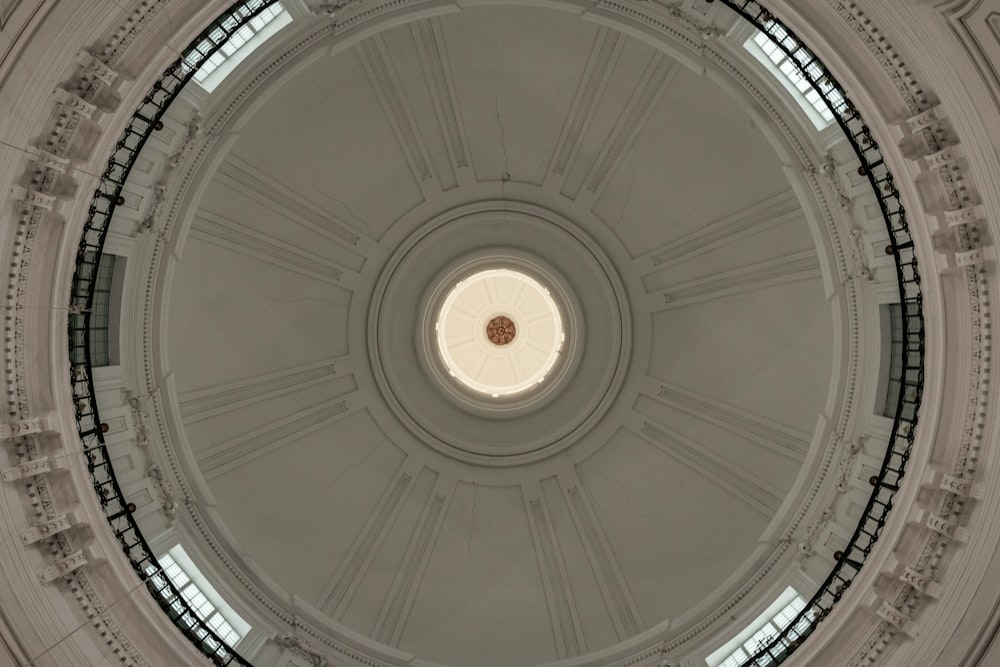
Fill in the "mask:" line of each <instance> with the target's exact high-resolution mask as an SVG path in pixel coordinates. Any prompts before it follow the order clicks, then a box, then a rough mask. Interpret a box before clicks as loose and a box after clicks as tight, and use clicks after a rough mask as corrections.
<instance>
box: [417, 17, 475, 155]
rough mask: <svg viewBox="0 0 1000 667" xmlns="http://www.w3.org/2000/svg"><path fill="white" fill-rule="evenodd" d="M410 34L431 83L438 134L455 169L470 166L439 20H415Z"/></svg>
mask: <svg viewBox="0 0 1000 667" xmlns="http://www.w3.org/2000/svg"><path fill="white" fill-rule="evenodd" d="M413 33H414V37H415V39H416V42H417V47H418V48H419V50H420V58H421V61H422V62H423V65H424V71H425V72H426V73H427V79H428V81H429V82H430V88H431V93H432V95H431V97H432V99H433V100H434V109H435V111H437V116H438V123H439V124H440V125H441V133H442V135H443V136H444V141H445V144H446V145H447V147H448V152H449V154H450V155H451V159H452V164H453V165H454V167H455V169H456V170H459V169H465V168H466V167H468V166H470V159H469V148H468V146H469V142H468V140H467V139H466V138H465V126H464V124H463V123H462V115H461V113H460V111H459V107H458V95H457V94H456V92H455V81H454V77H453V76H452V71H451V61H450V59H449V57H448V46H447V44H446V42H445V38H444V30H443V29H442V27H441V21H440V19H438V18H437V17H434V18H430V19H425V20H423V21H417V22H416V23H414V24H413Z"/></svg>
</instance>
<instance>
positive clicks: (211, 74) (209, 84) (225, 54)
mask: <svg viewBox="0 0 1000 667" xmlns="http://www.w3.org/2000/svg"><path fill="white" fill-rule="evenodd" d="M263 5H264V0H246V1H245V2H244V3H243V4H242V5H241V6H240V7H239V8H237V9H236V10H235V11H234V12H233V14H232V15H231V16H230V17H229V19H227V20H226V21H223V27H220V28H216V29H215V30H213V31H212V32H211V33H210V34H209V35H208V36H207V37H206V38H205V39H203V40H202V41H201V42H200V43H199V44H198V45H197V46H196V47H195V49H196V50H197V51H198V52H200V53H202V54H204V53H208V52H210V51H212V50H213V49H214V48H215V47H216V45H219V44H220V43H221V46H219V49H218V50H217V51H215V52H214V53H212V55H210V56H209V57H208V58H207V59H205V60H204V61H201V66H200V67H199V66H198V63H199V61H200V59H196V58H191V59H189V60H188V61H187V63H186V64H187V66H188V67H190V68H194V67H198V69H197V71H195V73H194V80H195V82H196V83H198V84H199V85H201V87H202V88H204V89H205V90H207V91H209V92H211V91H212V90H214V89H215V88H216V87H217V86H218V85H219V84H220V83H222V81H223V80H224V79H225V78H226V77H227V76H228V75H229V74H230V73H231V72H232V71H233V70H234V69H236V66H237V65H238V64H239V63H240V62H242V61H243V60H244V59H246V57H247V56H249V55H250V54H251V53H253V51H254V50H255V49H256V48H257V47H259V46H260V45H261V44H263V43H264V42H265V41H267V40H268V38H270V37H271V35H273V34H274V33H276V32H277V31H278V30H280V29H281V28H283V27H284V26H285V25H287V24H288V23H290V22H291V20H292V18H291V16H290V15H289V14H288V12H287V11H286V10H285V8H284V7H282V6H281V3H280V2H276V3H274V4H272V5H270V6H269V7H266V8H265V9H260V8H261V7H262V6H263ZM257 10H260V13H258V14H257V15H256V16H254V17H253V18H252V19H250V22H249V23H248V24H246V25H243V26H242V27H240V28H239V29H238V30H236V32H233V33H231V34H230V30H231V29H232V28H234V27H236V26H237V25H238V24H239V20H238V18H237V16H240V15H242V16H244V17H245V16H249V15H250V14H251V13H252V12H254V11H257ZM223 28H225V29H223ZM227 35H228V38H227Z"/></svg>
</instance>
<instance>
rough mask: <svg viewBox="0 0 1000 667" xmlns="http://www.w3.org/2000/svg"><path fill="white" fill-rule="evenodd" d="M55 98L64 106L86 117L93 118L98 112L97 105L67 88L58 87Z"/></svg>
mask: <svg viewBox="0 0 1000 667" xmlns="http://www.w3.org/2000/svg"><path fill="white" fill-rule="evenodd" d="M55 98H56V102H58V103H59V104H61V105H62V106H63V107H65V108H66V109H69V110H70V111H72V112H74V113H77V114H79V115H81V116H83V117H84V118H87V119H90V118H93V116H94V114H95V113H97V105H95V104H93V103H91V102H88V101H87V100H85V99H83V98H82V97H80V96H79V95H77V94H76V93H71V92H70V91H68V90H66V89H65V88H56V90H55Z"/></svg>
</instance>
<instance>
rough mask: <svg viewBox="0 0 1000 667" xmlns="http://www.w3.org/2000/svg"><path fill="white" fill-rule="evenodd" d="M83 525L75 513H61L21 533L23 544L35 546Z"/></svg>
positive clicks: (37, 522)
mask: <svg viewBox="0 0 1000 667" xmlns="http://www.w3.org/2000/svg"><path fill="white" fill-rule="evenodd" d="M79 523H81V522H80V520H79V519H77V517H76V515H74V514H73V513H71V512H70V513H67V512H61V513H59V514H56V515H55V516H54V517H52V518H50V519H46V520H44V521H35V522H34V523H32V524H31V526H30V527H28V528H27V529H26V530H23V531H21V544H24V545H28V544H35V543H36V542H41V541H42V540H44V539H47V538H49V537H52V536H53V535H55V534H57V533H61V532H63V531H65V530H69V529H70V528H72V527H73V526H74V525H77V524H79Z"/></svg>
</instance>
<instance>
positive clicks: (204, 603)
mask: <svg viewBox="0 0 1000 667" xmlns="http://www.w3.org/2000/svg"><path fill="white" fill-rule="evenodd" d="M159 561H160V567H162V568H163V574H165V575H166V576H167V578H168V579H169V580H170V583H171V584H173V585H174V588H176V589H177V590H178V592H179V593H180V597H181V598H183V599H184V601H185V602H187V605H188V607H190V609H191V610H192V611H193V612H194V613H195V615H196V616H198V618H199V619H201V620H202V621H203V622H204V623H205V625H207V626H208V627H209V628H211V629H212V631H213V632H215V634H217V635H218V636H219V637H220V638H221V639H222V640H223V641H224V642H226V644H228V645H229V646H236V644H237V643H239V641H240V640H241V639H243V637H245V636H246V633H247V632H249V631H250V624H249V623H247V622H246V621H245V620H243V618H242V617H240V616H239V615H238V614H237V613H236V612H235V611H234V610H233V608H232V607H230V606H229V605H228V604H226V602H225V601H224V600H223V599H222V598H221V597H220V596H219V594H218V593H217V592H216V590H215V589H214V588H213V587H212V585H211V584H209V583H208V581H207V580H206V579H205V578H204V576H203V575H202V574H201V572H200V571H199V570H198V568H196V567H195V565H194V563H193V562H192V561H191V559H190V558H189V557H188V555H187V553H186V552H185V551H184V549H183V548H182V547H181V546H180V545H177V546H175V547H173V548H172V549H171V550H170V551H169V552H167V553H165V554H164V555H162V556H160V558H159ZM147 574H149V575H153V576H154V577H155V576H156V575H155V570H154V569H153V566H150V567H149V569H148V570H147ZM171 606H172V608H173V609H174V610H175V611H176V612H177V613H178V614H180V613H181V610H182V609H183V605H182V604H181V602H180V600H177V601H175V602H174V603H172V605H171Z"/></svg>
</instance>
